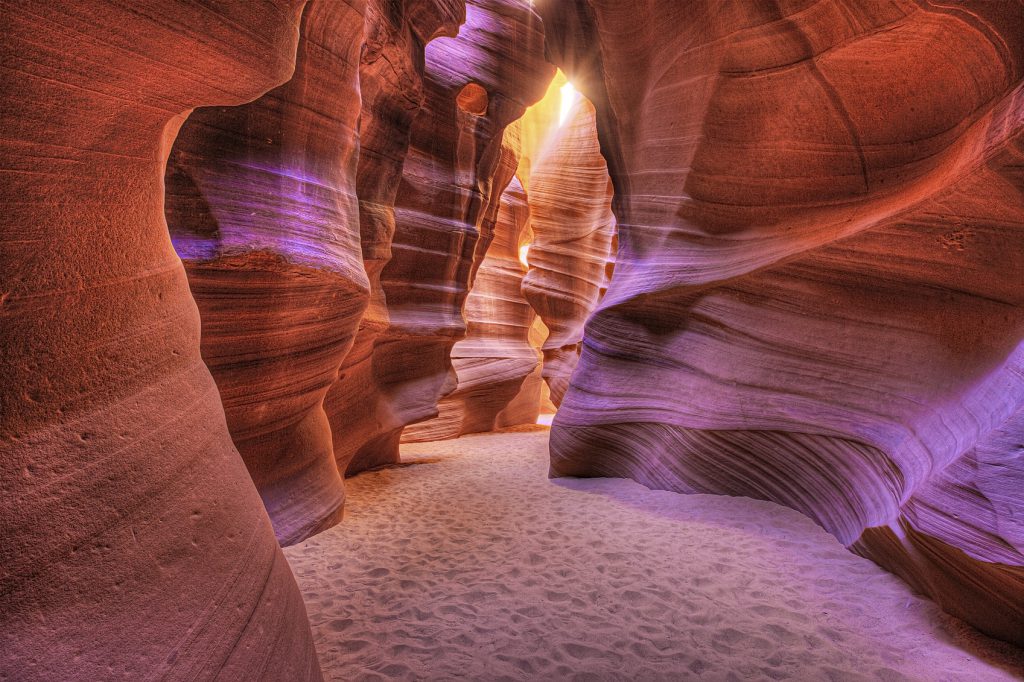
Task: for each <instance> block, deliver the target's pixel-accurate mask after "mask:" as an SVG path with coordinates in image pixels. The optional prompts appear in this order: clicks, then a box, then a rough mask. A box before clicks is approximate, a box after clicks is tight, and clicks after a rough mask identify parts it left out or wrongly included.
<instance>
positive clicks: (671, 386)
mask: <svg viewBox="0 0 1024 682" xmlns="http://www.w3.org/2000/svg"><path fill="white" fill-rule="evenodd" d="M537 7H538V10H539V11H540V12H541V13H542V14H543V16H544V17H545V23H546V30H547V32H548V36H549V42H548V46H549V52H550V54H551V55H552V58H553V59H555V61H556V62H558V63H559V64H560V65H561V67H562V68H563V69H564V70H565V71H566V73H567V75H568V76H569V77H570V78H571V79H572V80H573V81H574V82H575V84H576V86H577V87H578V88H580V89H581V90H582V91H584V93H585V94H587V95H588V97H590V99H591V100H592V101H593V102H594V103H595V105H596V107H597V111H598V115H597V119H598V129H599V133H600V137H601V144H602V149H603V151H604V155H605V158H607V159H608V163H609V170H610V173H611V176H612V179H613V181H614V183H615V190H616V197H615V202H614V204H615V210H616V216H617V218H618V221H619V230H620V232H619V237H620V248H619V258H618V262H617V264H616V272H615V277H614V278H613V280H612V282H611V286H610V288H609V290H608V293H607V295H606V297H605V298H604V300H603V301H602V303H601V306H600V308H599V309H598V311H597V313H596V314H595V316H594V318H593V319H592V321H591V322H590V324H589V326H588V332H587V338H586V340H585V344H584V350H583V356H582V359H581V361H580V364H579V367H578V369H577V372H576V375H575V377H574V380H573V386H572V387H570V389H569V391H568V393H567V395H566V397H565V399H564V402H563V404H562V409H561V410H560V412H559V415H558V418H557V419H556V422H555V428H554V430H553V432H552V439H551V443H552V472H553V474H555V475H578V476H629V477H633V478H635V479H636V480H638V481H641V482H643V483H645V484H647V485H650V486H653V487H658V488H667V489H671V490H677V491H682V492H715V493H725V494H732V495H747V496H751V497H758V498H766V499H771V500H774V501H778V502H782V503H784V504H787V505H790V506H792V507H794V508H796V509H798V510H801V511H803V512H805V513H807V514H808V515H810V516H811V517H812V518H814V519H816V520H817V521H819V522H820V523H822V524H823V525H824V526H825V528H827V529H828V530H829V531H830V532H832V533H833V534H834V535H835V536H836V537H837V538H838V539H839V540H840V541H841V542H843V543H844V544H846V545H848V546H852V547H853V548H854V549H855V550H856V551H858V552H860V553H862V554H865V555H867V556H870V557H872V558H873V559H875V560H876V561H877V562H879V563H880V564H882V565H883V566H886V567H888V568H890V569H891V570H893V571H894V572H896V573H898V574H900V575H902V576H904V577H906V578H907V579H908V580H909V581H910V582H911V583H912V584H914V585H915V586H918V587H919V588H920V589H922V590H924V591H925V592H926V593H927V594H929V595H931V596H932V597H934V598H935V599H936V600H937V601H938V602H939V603H940V604H942V605H943V607H944V608H946V609H947V610H949V611H950V612H952V613H954V614H957V615H960V616H962V617H964V618H965V619H967V620H968V621H969V622H971V623H973V624H975V625H976V626H978V627H979V628H981V629H982V630H983V631H985V632H987V633H990V634H993V635H995V636H998V637H1002V638H1005V639H1008V640H1011V641H1015V642H1017V643H1018V644H1024V589H1022V586H1024V552H1022V550H1024V546H1022V544H1021V527H1022V523H1024V507H1022V505H1024V498H1022V497H1021V496H1020V495H1019V494H1017V493H1010V492H1009V491H1019V490H1021V489H1022V488H1024V477H1022V468H1021V464H1020V462H1021V458H1022V447H1021V442H1022V441H1021V434H1022V432H1021V421H1020V417H1019V415H1020V411H1021V408H1022V405H1024V364H1022V359H1024V355H1022V352H1024V350H1022V349H1024V346H1022V344H1021V341H1022V338H1024V312H1022V311H1024V308H1022V305H1021V304H1022V302H1024V301H1022V296H1024V287H1022V286H1021V273H1022V272H1024V246H1022V245H1024V242H1022V241H1021V240H1020V238H1019V237H1020V232H1021V226H1022V224H1024V219H1022V218H1024V216H1022V208H1021V207H1022V198H1024V164H1022V162H1021V159H1022V158H1024V6H1022V5H1021V4H1020V3H1019V2H1007V3H995V2H988V3H986V2H964V3H954V4H939V3H919V2H911V1H909V0H900V1H894V2H867V3H862V2H846V1H843V0H827V1H823V2H809V1H808V2H803V1H799V2H796V1H795V2H785V3H768V4H766V3H758V2H736V3H727V4H724V5H723V4H722V3H711V2H693V3H677V2H671V1H669V0H642V1H641V2H636V3H628V4H627V3H619V2H614V1H612V0H592V1H587V2H583V1H582V0H576V1H569V2H554V1H553V0H542V1H539V2H538V3H537ZM666 26H671V27H673V28H672V30H671V31H670V32H666V31H665V27H666Z"/></svg>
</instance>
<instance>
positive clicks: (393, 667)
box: [285, 429, 1024, 681]
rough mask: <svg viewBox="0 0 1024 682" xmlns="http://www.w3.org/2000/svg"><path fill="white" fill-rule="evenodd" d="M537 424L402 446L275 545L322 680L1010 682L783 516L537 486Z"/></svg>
mask: <svg viewBox="0 0 1024 682" xmlns="http://www.w3.org/2000/svg"><path fill="white" fill-rule="evenodd" d="M547 433H548V432H547V430H546V429H545V430H535V431H526V432H522V431H520V432H506V433H498V434H489V435H482V436H468V437H464V438H461V439H458V440H451V441H442V442H436V443H417V444H410V445H405V446H403V458H404V461H405V463H406V465H404V466H401V467H397V468H392V469H386V470H383V471H377V472H370V473H366V474H363V475H361V476H358V477H356V478H353V479H349V480H348V481H347V489H348V495H349V497H348V502H347V512H346V518H345V521H344V522H343V523H342V524H341V525H339V526H337V527H335V528H332V529H331V530H329V531H327V532H325V533H322V534H320V535H318V536H316V537H314V538H311V539H310V540H307V541H306V542H305V543H302V544H300V545H297V546H295V547H291V548H289V549H286V550H285V553H286V555H287V556H288V560H289V562H290V563H291V565H292V568H293V570H294V571H295V574H296V576H297V579H298V581H299V586H300V587H301V589H302V592H303V595H304V597H305V600H306V608H307V609H308V612H309V617H310V620H311V622H312V625H313V633H314V636H315V638H316V646H317V650H318V652H319V655H320V662H321V665H322V666H323V668H324V672H325V673H326V675H327V677H328V678H329V679H333V680H384V679H407V680H424V679H427V680H447V679H471V680H617V679H630V680H679V679H704V680H908V679H909V680H951V681H952V680H956V681H959V680H1015V679H1021V678H1022V677H1024V660H1022V658H1021V654H1020V652H1019V651H1018V650H1015V649H1013V648H1012V647H1010V646H1009V645H1002V644H1000V643H997V642H994V641H993V640H989V639H987V638H985V637H983V636H981V635H978V634H977V633H975V632H974V631H972V630H970V629H969V628H967V627H966V626H964V625H962V624H961V623H960V622H959V621H957V620H955V619H952V618H949V617H947V616H945V615H943V614H942V613H941V612H940V611H939V610H938V608H937V607H935V606H934V605H933V604H931V603H930V602H928V601H926V600H924V599H922V598H918V597H915V596H914V595H913V594H911V592H910V590H909V589H908V588H907V587H906V585H904V584H903V583H902V582H901V581H899V580H898V579H897V578H895V577H893V576H891V575H889V574H888V573H886V572H884V571H883V570H882V569H880V568H878V567H877V566H875V565H874V564H873V563H871V562H870V561H867V560H865V559H861V558H859V557H857V556H854V555H853V554H851V553H850V552H848V551H846V550H845V549H844V548H843V547H842V546H841V545H840V544H839V543H838V542H836V541H835V539H833V538H832V536H830V535H828V534H827V533H825V532H824V531H823V530H821V529H820V528H819V527H818V526H817V525H815V524H814V523H813V522H811V521H810V520H809V519H807V518H806V517H804V516H802V515H800V514H798V513H797V512H794V511H791V510H788V509H785V508H783V507H780V506H778V505H775V504H771V503H768V502H761V501H756V500H750V499H746V498H728V497H716V496H710V495H677V494H674V493H667V492H659V491H651V490H648V489H647V488H644V487H643V486H640V485H638V484H636V483H633V482H631V481H626V480H620V479H589V480H561V481H550V480H548V478H547Z"/></svg>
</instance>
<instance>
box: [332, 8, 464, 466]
mask: <svg viewBox="0 0 1024 682" xmlns="http://www.w3.org/2000/svg"><path fill="white" fill-rule="evenodd" d="M464 13H465V5H464V3H461V2H460V3H458V5H457V6H454V9H453V6H451V5H447V4H445V3H441V2H437V3H430V2H417V3H408V4H406V5H404V6H403V5H396V4H394V3H391V2H387V1H386V0H371V1H370V2H368V3H367V5H366V28H365V33H366V46H365V48H364V50H363V56H362V60H361V62H360V66H359V77H360V92H361V95H362V116H361V123H360V156H359V162H358V167H357V174H356V193H357V196H358V199H359V201H358V206H359V223H360V227H359V231H360V241H361V245H362V255H363V263H364V266H365V270H366V274H367V277H368V279H369V283H370V299H369V304H368V306H367V308H366V311H365V313H364V315H363V317H362V320H361V321H360V323H359V328H358V332H357V334H356V337H355V341H354V343H353V346H352V349H351V351H350V352H349V354H348V355H347V357H346V358H345V360H344V362H343V363H342V367H341V370H340V374H339V377H338V380H337V381H336V382H335V383H334V384H333V385H332V386H331V388H330V390H329V391H328V393H327V397H326V399H325V401H324V410H325V411H326V412H327V415H328V418H329V421H330V425H331V429H332V435H333V445H334V455H335V458H336V462H337V467H338V470H339V471H340V473H342V474H344V473H345V471H346V470H347V469H348V467H349V465H350V463H351V462H352V461H353V459H356V460H360V459H361V457H360V455H361V453H362V452H363V451H364V450H366V451H368V452H371V453H372V452H374V451H375V449H376V448H377V447H378V440H379V439H381V438H383V439H384V440H387V439H394V440H395V441H396V442H397V436H395V435H394V429H395V423H396V419H395V418H393V417H392V416H391V412H392V410H391V407H390V391H389V390H388V384H389V379H390V374H389V372H390V371H392V368H390V367H388V366H384V365H382V364H381V363H380V361H379V359H376V358H375V349H376V347H377V344H378V340H379V338H380V336H381V335H382V334H384V333H385V332H386V331H387V329H388V325H389V316H388V309H387V301H386V299H385V296H384V290H383V288H382V286H381V281H380V276H381V271H382V270H383V269H384V266H385V265H386V264H387V263H388V261H389V260H390V259H391V242H392V239H393V238H394V234H395V200H396V196H397V193H398V188H399V184H400V181H401V177H402V169H403V167H404V164H405V159H406V156H407V154H408V151H409V143H410V135H411V131H412V125H413V121H414V120H415V118H416V114H417V113H418V112H419V110H420V108H421V107H422V106H423V97H424V95H423V77H424V71H423V69H424V40H425V39H427V38H433V37H434V36H436V35H439V32H440V34H443V35H447V36H454V35H456V34H457V33H458V31H459V25H460V23H461V22H462V21H463V20H464V18H465V14H464ZM414 21H415V22H418V23H414ZM397 369H398V370H399V371H400V369H401V368H397Z"/></svg>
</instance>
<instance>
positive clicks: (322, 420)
mask: <svg viewBox="0 0 1024 682" xmlns="http://www.w3.org/2000/svg"><path fill="white" fill-rule="evenodd" d="M362 36H363V6H362V3H355V4H354V5H350V4H347V3H344V2H338V1H337V0H313V1H312V2H310V3H309V4H307V5H306V8H305V11H304V13H303V17H302V23H301V37H300V40H299V47H298V55H297V58H296V66H295V75H294V76H293V77H292V79H291V80H289V81H288V82H287V83H286V84H284V85H282V86H281V87H279V88H276V89H275V90H272V91H271V92H269V93H267V94H266V95H264V96H263V97H261V98H260V99H259V100H257V101H256V102H253V103H252V104H248V105H244V106H241V107H207V108H203V109H198V110H197V111H195V112H193V114H192V115H191V116H190V117H189V119H188V121H186V122H185V125H184V126H183V127H182V130H181V132H180V133H179V135H178V138H177V140H176V141H175V143H174V148H173V150H172V151H171V157H170V161H169V163H168V170H167V198H166V212H167V222H168V224H169V226H170V229H171V238H172V240H173V242H174V246H175V248H176V249H177V250H178V254H179V255H180V256H181V258H182V259H183V260H184V262H185V268H186V271H187V272H188V276H189V284H190V286H191V289H192V293H193V295H194V296H195V298H196V302H197V304H198V305H199V312H200V316H201V318H202V344H201V346H202V353H203V359H204V360H205V361H206V364H207V366H208V367H210V371H211V372H212V373H213V377H214V380H215V381H216V382H217V387H218V389H219V390H220V395H221V399H222V401H223V403H224V410H225V413H226V414H227V420H228V428H229V429H230V431H231V436H232V438H233V440H234V442H235V445H236V446H237V447H238V451H239V452H240V453H241V454H242V458H243V459H244V460H245V463H246V466H247V467H248V469H249V474H250V475H251V476H252V479H253V481H254V482H255V483H256V488H257V490H259V492H260V495H261V497H262V498H263V503H264V505H265V506H266V508H267V511H268V512H269V514H270V519H271V521H272V522H273V523H274V530H275V532H276V533H277V538H278V540H279V541H280V542H281V544H282V545H289V544H293V543H295V542H298V541H300V540H303V539H305V538H306V537H308V536H309V535H311V534H313V533H316V532H318V531H320V530H323V529H325V528H328V527H330V526H332V525H334V523H336V522H337V521H339V520H340V518H341V513H342V503H343V500H344V488H343V484H342V479H341V475H340V474H339V472H338V467H337V465H336V463H335V459H334V450H333V443H332V438H331V429H330V425H329V424H328V421H327V414H326V413H325V412H324V410H323V399H324V395H325V394H326V393H327V389H328V388H329V387H330V385H331V384H333V383H334V381H335V380H336V379H337V376H338V368H339V367H340V366H341V362H342V360H343V359H344V357H345V355H346V354H347V353H348V351H349V349H350V348H351V346H352V340H353V338H354V336H355V332H356V329H357V327H358V325H359V320H360V318H361V317H362V312H363V309H364V308H365V307H366V303H367V299H368V296H369V283H368V281H367V279H366V274H365V272H364V270H363V261H362V252H361V248H360V239H359V213H358V206H357V202H356V196H355V195H356V163H357V160H358V157H359V147H358V144H359V135H358V133H357V130H356V128H357V125H358V117H359V110H360V97H359V74H358V66H359V57H360V51H361V47H362Z"/></svg>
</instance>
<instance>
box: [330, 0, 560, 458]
mask: <svg viewBox="0 0 1024 682" xmlns="http://www.w3.org/2000/svg"><path fill="white" fill-rule="evenodd" d="M425 63H426V66H425V71H424V76H423V93H424V98H423V107H422V109H421V110H420V111H419V113H418V115H417V116H416V117H415V120H414V121H413V124H412V127H411V129H410V131H409V136H410V137H409V140H410V144H409V151H408V155H407V157H406V159H405V163H404V166H399V168H401V169H402V177H401V182H400V184H399V186H398V192H397V195H396V196H393V197H388V199H389V200H390V201H391V202H392V204H391V205H393V206H394V220H395V222H394V225H395V230H394V236H393V239H391V240H390V244H389V245H390V247H391V250H390V256H391V258H390V259H388V258H387V255H388V252H387V246H388V243H387V240H386V239H377V238H376V237H375V238H374V239H373V240H372V241H371V243H372V244H374V245H376V248H369V249H368V248H367V242H368V239H367V235H366V233H365V232H364V256H366V257H367V259H368V261H369V260H370V257H371V256H375V255H380V256H381V257H380V258H377V259H375V264H377V265H380V266H381V270H380V271H379V272H380V293H379V295H378V296H376V297H372V298H371V309H370V313H371V314H372V315H373V318H372V322H373V323H375V325H376V326H374V327H371V326H370V325H369V324H366V325H364V327H365V333H364V332H363V331H361V332H360V335H359V337H358V338H357V340H356V344H355V347H354V349H353V351H352V354H351V356H350V357H352V364H351V367H352V369H351V370H348V369H346V367H343V368H342V376H341V379H340V380H339V382H338V383H337V384H336V385H335V386H334V387H333V388H332V389H331V392H330V393H329V395H328V399H327V404H326V409H327V411H328V414H329V415H331V423H332V427H333V428H334V431H335V433H336V434H339V436H338V437H336V438H335V455H336V456H337V458H338V462H339V465H340V466H341V467H342V468H343V469H344V470H346V471H348V472H349V473H353V472H355V471H360V470H363V469H366V468H369V467H372V466H377V465H380V464H385V463H389V462H394V461H397V459H398V443H399V439H400V437H401V433H402V430H403V429H404V427H405V426H406V425H408V424H412V423H415V422H418V421H422V420H425V419H429V418H431V417H433V416H435V415H436V414H437V404H438V402H439V401H440V399H441V397H442V396H444V395H446V394H448V393H450V392H451V391H453V390H454V389H455V388H456V386H457V383H456V378H455V375H454V373H453V371H452V368H451V359H450V355H449V354H450V352H451V348H452V346H453V345H454V344H455V343H456V342H457V341H458V340H460V339H461V338H462V337H463V336H464V335H465V321H464V319H463V316H462V308H463V305H464V303H465V299H466V295H467V293H468V289H469V285H470V282H471V281H472V279H473V276H474V274H475V271H476V269H477V268H478V267H479V265H480V263H481V262H482V260H483V256H484V253H485V251H486V248H487V245H488V244H489V243H490V239H491V235H492V234H493V224H494V221H495V219H496V217H497V211H498V203H499V198H500V196H501V192H502V190H503V189H504V188H505V185H506V184H507V183H508V182H509V180H510V179H511V177H512V174H513V171H514V169H515V166H514V164H511V165H510V164H504V165H503V164H502V163H501V143H502V134H503V132H504V130H505V127H506V126H507V125H508V124H509V123H511V122H512V121H514V120H516V119H517V118H519V117H520V116H521V115H522V114H523V112H524V111H525V109H526V107H527V106H528V105H529V104H531V103H533V102H534V101H536V100H538V99H540V97H541V95H542V94H543V92H544V89H545V88H546V87H547V84H548V81H549V80H550V79H551V77H552V74H553V72H554V68H553V67H552V66H551V65H550V64H548V63H547V62H546V61H545V60H544V57H543V33H542V31H541V27H540V21H539V19H538V17H537V15H536V14H535V13H534V12H533V11H532V9H531V8H530V7H529V6H528V5H526V4H525V3H521V2H518V1H516V0H479V1H478V2H471V3H468V4H467V11H466V23H465V25H464V26H463V28H462V29H461V31H460V33H459V35H458V37H457V38H439V39H437V40H434V41H433V42H431V43H430V44H429V45H428V46H427V49H426V55H425ZM364 108H365V105H364ZM362 165H363V164H362V162H361V163H360V177H362V175H363V172H364V171H363V169H362ZM367 172H370V171H369V169H368V170H367ZM361 187H362V181H360V199H361V201H362V199H363V194H362V190H361ZM375 208H377V210H378V212H381V211H380V209H379V208H378V207H375ZM389 208H390V206H389ZM384 212H387V211H384ZM385 232H386V231H385V230H379V231H377V232H376V233H375V234H376V235H384V234H385ZM367 254H369V255H367ZM384 263H386V265H385V264H384ZM367 271H368V272H371V271H372V268H371V266H370V264H369V262H368V264H367ZM372 282H373V276H372V275H371V283H372ZM375 304H376V305H378V306H380V307H377V308H374V305H375ZM345 364H346V366H349V365H350V363H349V361H346V363H345ZM341 434H344V435H343V436H341ZM339 438H343V441H339Z"/></svg>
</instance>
